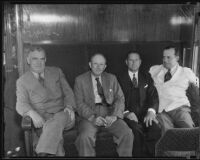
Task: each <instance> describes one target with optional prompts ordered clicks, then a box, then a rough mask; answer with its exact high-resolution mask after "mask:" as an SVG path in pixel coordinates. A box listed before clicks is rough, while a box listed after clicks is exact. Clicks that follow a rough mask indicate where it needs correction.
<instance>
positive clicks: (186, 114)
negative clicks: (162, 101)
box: [157, 105, 194, 135]
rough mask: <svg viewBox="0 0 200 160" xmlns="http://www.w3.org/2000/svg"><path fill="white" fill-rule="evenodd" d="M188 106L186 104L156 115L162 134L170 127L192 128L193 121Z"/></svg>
mask: <svg viewBox="0 0 200 160" xmlns="http://www.w3.org/2000/svg"><path fill="white" fill-rule="evenodd" d="M190 112H191V110H190V108H189V107H188V106H186V105H184V106H181V107H179V108H177V109H174V110H172V111H169V112H166V111H163V112H161V113H159V114H158V115H157V119H158V121H159V123H160V124H161V127H162V135H163V134H164V133H165V132H166V130H168V129H171V128H175V127H177V128H193V127H194V122H193V120H192V117H191V115H190Z"/></svg>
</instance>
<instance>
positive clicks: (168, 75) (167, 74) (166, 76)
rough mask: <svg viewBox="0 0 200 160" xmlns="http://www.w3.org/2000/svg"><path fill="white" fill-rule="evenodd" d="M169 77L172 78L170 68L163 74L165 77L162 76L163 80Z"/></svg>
mask: <svg viewBox="0 0 200 160" xmlns="http://www.w3.org/2000/svg"><path fill="white" fill-rule="evenodd" d="M171 78H172V75H171V73H170V69H168V71H167V73H166V74H165V77H164V82H167V81H169V80H170V79H171Z"/></svg>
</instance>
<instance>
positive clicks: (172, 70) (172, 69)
mask: <svg viewBox="0 0 200 160" xmlns="http://www.w3.org/2000/svg"><path fill="white" fill-rule="evenodd" d="M177 68H178V65H175V66H174V67H172V68H171V69H170V73H171V75H172V76H173V75H174V73H175V72H176V70H177ZM168 70H169V69H167V68H165V67H163V71H164V73H165V74H166V73H167V71H168ZM165 74H164V75H165Z"/></svg>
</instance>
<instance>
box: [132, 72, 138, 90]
mask: <svg viewBox="0 0 200 160" xmlns="http://www.w3.org/2000/svg"><path fill="white" fill-rule="evenodd" d="M132 83H133V87H134V88H137V79H136V77H135V74H133V79H132Z"/></svg>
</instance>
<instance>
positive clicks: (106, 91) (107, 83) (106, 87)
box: [101, 73, 110, 98]
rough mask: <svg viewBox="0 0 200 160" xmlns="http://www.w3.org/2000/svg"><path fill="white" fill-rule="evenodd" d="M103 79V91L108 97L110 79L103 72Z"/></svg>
mask: <svg viewBox="0 0 200 160" xmlns="http://www.w3.org/2000/svg"><path fill="white" fill-rule="evenodd" d="M101 81H102V87H103V93H104V96H105V98H106V97H107V93H108V89H109V86H110V81H109V80H107V77H106V75H105V74H104V73H102V75H101Z"/></svg>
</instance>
